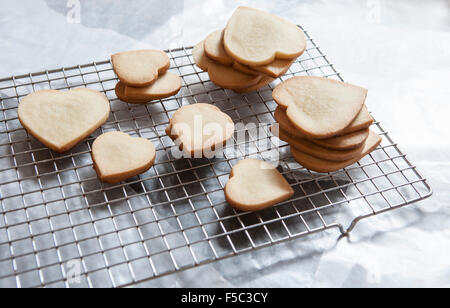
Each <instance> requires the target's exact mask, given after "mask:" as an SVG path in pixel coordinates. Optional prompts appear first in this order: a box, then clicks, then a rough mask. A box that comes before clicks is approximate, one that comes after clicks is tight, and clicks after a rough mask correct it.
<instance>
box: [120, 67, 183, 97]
mask: <svg viewBox="0 0 450 308" xmlns="http://www.w3.org/2000/svg"><path fill="white" fill-rule="evenodd" d="M180 89H181V78H180V77H178V75H177V74H174V73H171V72H166V73H164V75H162V76H160V77H159V78H158V80H156V81H155V82H154V83H152V84H151V85H149V86H147V87H144V88H134V87H129V86H126V85H124V84H123V83H122V82H119V83H118V84H117V85H116V95H117V97H118V98H119V99H120V100H122V101H124V102H127V103H130V104H145V103H148V102H150V101H153V100H158V99H163V98H167V97H170V96H172V95H175V94H177V93H178V92H179V91H180Z"/></svg>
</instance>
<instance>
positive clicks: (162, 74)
mask: <svg viewBox="0 0 450 308" xmlns="http://www.w3.org/2000/svg"><path fill="white" fill-rule="evenodd" d="M111 62H112V65H113V69H114V71H115V72H116V74H117V76H118V77H119V79H120V82H119V83H118V84H117V85H116V95H117V97H118V98H119V99H120V100H122V101H124V102H127V103H131V104H145V103H148V102H150V101H153V100H158V99H163V98H167V97H170V96H172V95H175V94H177V93H178V91H180V89H181V79H180V77H179V76H178V75H176V74H174V73H171V72H168V69H169V68H170V59H169V57H168V56H167V54H166V53H165V52H163V51H160V50H135V51H127V52H121V53H117V54H114V55H112V56H111Z"/></svg>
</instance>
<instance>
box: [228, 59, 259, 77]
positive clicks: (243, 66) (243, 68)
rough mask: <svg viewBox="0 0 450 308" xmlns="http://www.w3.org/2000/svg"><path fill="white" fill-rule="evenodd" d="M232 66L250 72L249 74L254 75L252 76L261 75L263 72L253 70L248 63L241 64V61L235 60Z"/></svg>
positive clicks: (243, 71) (246, 72) (240, 70)
mask: <svg viewBox="0 0 450 308" xmlns="http://www.w3.org/2000/svg"><path fill="white" fill-rule="evenodd" d="M232 67H233V68H234V69H235V70H236V71H239V72H242V73H245V74H248V75H252V76H257V75H261V73H259V72H257V71H255V70H252V69H251V68H250V67H248V66H247V65H244V64H241V63H239V62H236V61H234V62H233V65H232Z"/></svg>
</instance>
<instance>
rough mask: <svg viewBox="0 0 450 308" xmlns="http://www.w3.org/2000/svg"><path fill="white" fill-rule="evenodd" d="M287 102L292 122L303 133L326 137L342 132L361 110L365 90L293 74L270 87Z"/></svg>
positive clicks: (278, 99) (275, 96) (285, 103)
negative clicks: (273, 87) (275, 85)
mask: <svg viewBox="0 0 450 308" xmlns="http://www.w3.org/2000/svg"><path fill="white" fill-rule="evenodd" d="M272 95H273V98H274V100H275V101H276V102H277V103H278V104H280V105H285V106H287V111H286V114H287V116H288V118H289V120H290V121H291V123H292V124H293V125H294V126H295V127H296V128H297V129H298V130H299V131H300V132H301V133H302V134H304V135H305V136H308V137H309V138H314V139H326V138H330V137H334V136H338V135H340V134H342V132H343V131H344V130H345V129H346V128H347V127H348V126H349V125H350V124H351V123H352V122H353V121H354V120H355V119H356V117H357V116H358V114H359V113H360V112H361V110H362V108H363V106H364V102H365V100H366V97H367V90H366V89H364V88H361V87H358V86H354V85H351V84H348V83H344V82H340V81H336V80H333V79H328V78H322V77H309V76H308V77H307V76H301V77H293V78H291V79H288V80H287V81H284V82H282V83H281V84H279V85H278V86H277V87H276V88H275V90H274V91H273V94H272Z"/></svg>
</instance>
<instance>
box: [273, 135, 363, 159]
mask: <svg viewBox="0 0 450 308" xmlns="http://www.w3.org/2000/svg"><path fill="white" fill-rule="evenodd" d="M271 131H272V133H273V134H274V135H277V133H276V132H275V130H274V129H273V127H272V128H271ZM277 137H278V138H280V139H281V140H283V141H285V142H287V143H289V145H290V146H291V148H295V149H297V150H299V151H302V152H304V153H306V154H308V155H311V156H314V157H317V158H321V159H325V160H330V161H336V162H342V161H347V160H350V159H353V158H355V157H359V156H361V152H362V151H363V150H364V146H363V144H364V143H362V144H361V146H360V147H358V148H356V149H352V150H331V149H327V148H324V147H322V146H320V145H317V144H315V143H313V142H311V141H308V140H306V139H303V138H295V137H292V135H290V134H288V133H286V132H285V131H283V130H282V129H280V130H279V131H278V136H277ZM366 139H367V138H366Z"/></svg>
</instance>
